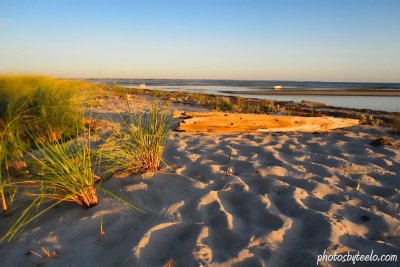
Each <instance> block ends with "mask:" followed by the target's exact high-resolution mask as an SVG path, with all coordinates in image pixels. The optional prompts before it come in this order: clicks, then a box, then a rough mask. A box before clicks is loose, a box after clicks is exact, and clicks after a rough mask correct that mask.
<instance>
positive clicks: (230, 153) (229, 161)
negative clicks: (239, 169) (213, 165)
mask: <svg viewBox="0 0 400 267" xmlns="http://www.w3.org/2000/svg"><path fill="white" fill-rule="evenodd" d="M231 158H232V149H230V150H229V156H228V164H227V167H226V173H225V176H228V175H229V173H230V172H231Z"/></svg>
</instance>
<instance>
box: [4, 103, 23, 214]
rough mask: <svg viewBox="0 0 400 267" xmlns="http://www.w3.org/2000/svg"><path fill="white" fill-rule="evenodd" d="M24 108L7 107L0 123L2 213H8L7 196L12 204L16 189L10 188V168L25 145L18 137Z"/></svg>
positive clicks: (18, 157)
mask: <svg viewBox="0 0 400 267" xmlns="http://www.w3.org/2000/svg"><path fill="white" fill-rule="evenodd" d="M23 111H24V106H23V105H22V103H21V105H15V106H11V105H9V106H8V107H7V110H6V113H7V116H6V117H5V118H4V120H1V121H0V200H1V208H2V211H3V213H4V214H5V213H7V211H8V203H7V202H8V201H7V195H8V196H9V198H8V200H9V202H12V200H13V196H14V195H15V192H16V190H15V189H16V188H15V187H14V186H12V179H11V175H10V168H11V167H12V166H14V165H16V162H18V161H19V160H21V159H22V156H23V150H24V149H25V147H26V145H25V142H23V140H22V139H21V137H20V132H21V128H22V127H23V125H22V123H21V122H22V120H23V119H24V112H23Z"/></svg>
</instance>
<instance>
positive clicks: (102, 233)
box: [100, 216, 106, 239]
mask: <svg viewBox="0 0 400 267" xmlns="http://www.w3.org/2000/svg"><path fill="white" fill-rule="evenodd" d="M105 235H106V232H105V231H104V228H103V216H102V217H101V219H100V239H101V238H102V237H103V236H105Z"/></svg>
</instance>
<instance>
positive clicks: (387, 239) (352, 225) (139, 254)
mask: <svg viewBox="0 0 400 267" xmlns="http://www.w3.org/2000/svg"><path fill="white" fill-rule="evenodd" d="M143 103H144V104H145V103H146V102H143ZM136 108H137V109H138V110H141V109H142V107H140V106H137V107H136ZM177 108H179V109H182V108H183V109H184V108H186V107H183V106H179V107H177ZM95 111H96V112H95V113H96V114H95V115H96V116H98V113H99V112H100V111H101V110H100V109H96V110H95ZM103 111H104V110H103ZM103 111H102V112H103ZM381 135H387V133H386V132H385V131H384V129H379V128H376V127H371V126H356V127H352V128H348V129H340V130H335V131H333V132H332V133H322V134H311V133H301V134H300V133H275V134H267V133H235V134H220V135H218V134H205V133H203V134H193V133H191V134H189V133H171V134H170V143H169V146H168V148H167V151H166V152H165V157H166V159H167V161H168V162H170V165H171V170H168V169H165V170H163V172H160V173H157V174H155V175H154V176H153V177H151V178H148V179H142V178H140V177H135V176H129V177H118V178H112V179H110V180H108V181H107V182H105V183H104V187H105V188H107V189H109V190H111V191H113V192H114V193H118V194H119V195H120V196H122V197H123V198H125V199H126V200H128V201H130V202H132V203H135V204H136V205H138V206H140V207H142V208H147V209H148V210H151V211H153V212H154V213H152V212H148V213H147V214H139V213H137V212H135V211H133V210H132V209H130V208H129V207H126V206H125V205H124V204H122V203H120V202H119V201H118V200H116V199H113V198H112V197H110V196H108V195H104V194H103V193H99V199H100V203H99V204H98V205H97V206H95V207H93V208H91V209H88V210H85V209H83V208H80V207H78V206H76V205H74V204H62V205H60V206H59V207H58V208H56V209H53V210H52V211H50V212H48V213H47V214H46V215H44V216H43V217H41V218H40V219H39V220H38V221H37V222H35V223H34V224H32V225H31V226H30V227H28V228H27V229H26V231H25V233H24V234H23V235H22V236H21V237H20V238H19V239H17V240H14V241H12V242H11V243H7V244H2V245H1V246H0V266H161V265H162V264H164V263H165V262H167V261H168V260H169V259H170V258H172V259H173V260H174V261H175V262H176V266H202V265H204V266H315V265H316V260H317V255H318V254H321V253H322V252H323V250H324V249H327V250H328V251H329V252H331V253H334V252H335V251H337V252H338V253H340V252H346V251H347V250H350V251H360V253H370V251H371V249H373V250H374V252H375V253H376V254H378V255H379V254H398V255H399V253H400V214H399V203H400V194H399V188H400V176H399V174H400V151H399V149H396V148H393V147H389V146H381V147H372V146H370V145H369V141H370V140H371V139H373V138H375V137H377V136H381ZM230 151H232V154H231V162H230V166H231V168H230V170H229V171H228V173H227V167H228V155H229V154H230ZM358 181H359V182H360V189H359V190H356V187H357V183H358ZM363 216H364V217H363ZM101 218H102V220H103V225H104V231H105V233H106V235H105V236H103V237H102V238H101V239H100V238H99V231H100V221H101ZM363 218H364V220H363ZM11 219H13V217H11V218H6V219H3V218H2V219H1V220H0V226H1V229H4V228H5V225H6V224H7V223H9V222H10V220H11ZM41 247H45V248H47V249H49V250H50V251H57V253H59V255H58V257H57V258H55V259H48V258H40V257H38V256H36V255H34V254H29V253H28V255H27V252H29V251H34V252H37V253H39V254H43V252H42V251H41ZM322 266H338V265H335V264H331V265H328V264H327V263H324V265H322ZM340 266H343V265H340ZM349 266H350V265H349ZM356 266H362V265H356ZM366 266H379V265H376V264H375V265H366ZM381 266H391V265H387V263H386V265H385V264H383V265H381Z"/></svg>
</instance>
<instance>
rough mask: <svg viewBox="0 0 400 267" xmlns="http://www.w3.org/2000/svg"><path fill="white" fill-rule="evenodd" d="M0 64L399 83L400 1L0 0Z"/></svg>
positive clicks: (93, 73) (74, 72)
mask: <svg viewBox="0 0 400 267" xmlns="http://www.w3.org/2000/svg"><path fill="white" fill-rule="evenodd" d="M0 72H1V73H21V72H22V73H40V74H48V75H54V76H69V77H71V76H74V77H131V78H221V79H266V80H279V79H282V80H323V81H381V82H400V1H399V0H330V1H328V0H326V1H325V0H292V1H288V0H272V1H268V0H247V1H246V0H241V1H239V0H185V1H176V0H159V1H155V0H154V1H153V0H142V1H134V0H130V1H117V0H114V1H111V0H109V1H91V0H47V1H45V0H35V1H33V0H32V1H19V0H0Z"/></svg>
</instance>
